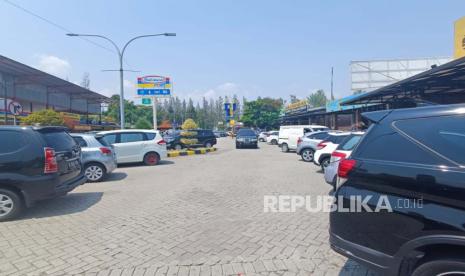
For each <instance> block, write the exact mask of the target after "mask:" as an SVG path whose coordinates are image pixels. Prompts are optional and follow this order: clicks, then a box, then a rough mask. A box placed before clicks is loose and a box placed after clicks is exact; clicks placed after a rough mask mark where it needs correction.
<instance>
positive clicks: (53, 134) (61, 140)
mask: <svg viewBox="0 0 465 276" xmlns="http://www.w3.org/2000/svg"><path fill="white" fill-rule="evenodd" d="M39 132H40V133H41V134H42V137H43V138H44V140H45V143H46V144H47V146H48V147H51V148H53V149H54V150H55V151H69V150H71V149H72V148H74V147H75V146H76V142H75V141H74V139H73V138H72V137H71V136H70V135H69V134H68V133H66V132H65V131H39Z"/></svg>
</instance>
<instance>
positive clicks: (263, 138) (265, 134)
mask: <svg viewBox="0 0 465 276" xmlns="http://www.w3.org/2000/svg"><path fill="white" fill-rule="evenodd" d="M268 133H269V132H268V131H262V132H260V133H259V134H258V141H259V142H266V137H268Z"/></svg>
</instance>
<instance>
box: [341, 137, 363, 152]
mask: <svg viewBox="0 0 465 276" xmlns="http://www.w3.org/2000/svg"><path fill="white" fill-rule="evenodd" d="M361 138H362V135H350V136H349V137H346V139H345V140H344V141H343V142H342V143H341V144H340V145H339V146H338V147H337V149H339V150H353V149H354V148H355V146H356V145H357V144H358V142H360V139H361Z"/></svg>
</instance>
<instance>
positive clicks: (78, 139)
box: [73, 136, 87, 148]
mask: <svg viewBox="0 0 465 276" xmlns="http://www.w3.org/2000/svg"><path fill="white" fill-rule="evenodd" d="M73 139H74V141H76V143H77V144H78V145H79V146H80V147H81V148H85V147H87V142H86V141H85V140H84V138H82V137H80V136H73Z"/></svg>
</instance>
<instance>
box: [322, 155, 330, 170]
mask: <svg viewBox="0 0 465 276" xmlns="http://www.w3.org/2000/svg"><path fill="white" fill-rule="evenodd" d="M329 161H330V159H329V158H328V157H325V158H323V159H322V160H321V162H320V166H321V170H322V171H323V172H324V171H325V169H326V167H328V166H329Z"/></svg>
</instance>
